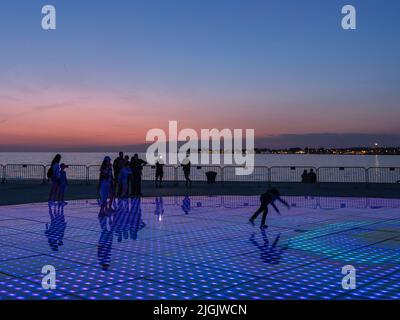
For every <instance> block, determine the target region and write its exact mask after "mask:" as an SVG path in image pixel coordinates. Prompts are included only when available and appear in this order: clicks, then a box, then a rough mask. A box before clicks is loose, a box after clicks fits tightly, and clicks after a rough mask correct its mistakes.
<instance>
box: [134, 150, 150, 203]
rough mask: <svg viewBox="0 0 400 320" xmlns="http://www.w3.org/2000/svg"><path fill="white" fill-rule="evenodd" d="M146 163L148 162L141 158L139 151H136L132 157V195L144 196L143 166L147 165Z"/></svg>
mask: <svg viewBox="0 0 400 320" xmlns="http://www.w3.org/2000/svg"><path fill="white" fill-rule="evenodd" d="M146 164H147V162H146V161H144V160H142V159H140V158H139V156H138V154H137V153H135V154H134V156H133V157H132V159H131V162H130V168H131V170H132V180H131V181H132V182H131V183H132V185H131V195H132V196H142V171H143V166H145V165H146Z"/></svg>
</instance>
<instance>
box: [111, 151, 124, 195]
mask: <svg viewBox="0 0 400 320" xmlns="http://www.w3.org/2000/svg"><path fill="white" fill-rule="evenodd" d="M124 163H125V159H124V153H123V152H120V153H119V156H118V158H116V159H115V160H114V162H113V169H114V190H115V192H116V195H117V196H120V195H121V192H122V186H120V185H119V183H118V177H119V173H120V172H121V170H122V168H123V167H124Z"/></svg>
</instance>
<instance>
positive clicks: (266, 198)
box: [249, 188, 290, 229]
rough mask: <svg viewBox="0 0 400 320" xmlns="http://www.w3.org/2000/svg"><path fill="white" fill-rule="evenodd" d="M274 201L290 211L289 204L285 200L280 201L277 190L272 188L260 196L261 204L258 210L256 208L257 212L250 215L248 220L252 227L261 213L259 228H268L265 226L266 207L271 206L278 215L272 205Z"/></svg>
mask: <svg viewBox="0 0 400 320" xmlns="http://www.w3.org/2000/svg"><path fill="white" fill-rule="evenodd" d="M275 201H279V202H281V203H282V204H284V205H285V206H286V207H287V208H288V209H290V206H289V204H288V203H287V202H286V201H285V200H283V199H281V196H280V192H279V191H278V190H277V189H275V188H272V189H271V190H269V191H267V192H265V193H263V194H262V195H261V196H260V202H261V205H260V208H258V210H257V211H256V212H255V213H254V214H253V215H252V217H251V218H250V219H249V222H250V223H251V224H252V225H254V220H255V219H256V218H257V217H258V215H259V214H260V213H261V212H263V216H262V220H261V225H260V228H261V229H265V228H268V226H267V225H266V224H265V220H266V219H267V214H268V205H271V206H272V207H273V208H274V209H275V211H276V212H277V213H278V214H280V212H279V209H278V208H277V207H276V205H275V204H274V202H275Z"/></svg>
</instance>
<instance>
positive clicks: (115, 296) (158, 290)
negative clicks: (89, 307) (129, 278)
mask: <svg viewBox="0 0 400 320" xmlns="http://www.w3.org/2000/svg"><path fill="white" fill-rule="evenodd" d="M77 296H79V297H80V298H84V299H89V300H177V299H179V300H191V299H194V298H198V297H200V296H201V293H199V292H196V291H192V290H187V289H183V288H176V287H173V286H171V285H167V284H162V283H159V282H154V281H149V280H137V281H134V282H124V283H121V284H117V285H113V286H109V287H102V288H100V289H95V290H91V291H85V292H81V293H78V294H77Z"/></svg>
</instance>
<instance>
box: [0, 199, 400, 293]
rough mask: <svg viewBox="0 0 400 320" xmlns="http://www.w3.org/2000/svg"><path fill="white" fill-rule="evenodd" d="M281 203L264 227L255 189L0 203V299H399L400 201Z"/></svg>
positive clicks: (363, 200)
mask: <svg viewBox="0 0 400 320" xmlns="http://www.w3.org/2000/svg"><path fill="white" fill-rule="evenodd" d="M286 200H287V201H288V202H289V203H290V204H291V205H292V208H291V210H289V211H288V210H286V208H284V207H282V208H281V213H282V215H277V214H276V213H275V212H270V213H269V216H268V219H267V223H268V225H269V228H268V229H267V230H265V231H261V230H260V229H259V227H258V226H259V223H260V220H257V222H256V223H257V224H256V226H255V227H253V226H251V225H250V224H249V223H248V222H247V221H248V218H249V217H250V215H251V214H252V213H253V212H254V211H255V210H256V209H257V208H258V207H257V205H258V197H237V196H236V197H234V196H224V197H192V198H189V197H164V198H143V199H142V200H138V199H131V200H129V201H122V202H119V203H117V204H116V209H115V211H114V212H113V213H112V214H110V215H109V216H106V217H102V218H99V217H98V213H99V207H98V205H97V203H96V201H94V200H88V201H73V202H70V203H69V204H68V205H66V206H57V205H53V206H48V204H28V205H18V206H4V207H0V299H399V298H400V250H399V249H400V200H384V199H361V198H347V199H344V198H311V197H288V198H286ZM278 206H279V205H278ZM260 218H261V217H259V219H260ZM45 265H47V266H48V265H50V266H54V268H55V270H56V289H53V290H51V289H43V287H42V279H43V277H44V276H45V275H44V274H42V273H41V272H42V267H43V266H45ZM346 265H351V266H354V268H355V269H356V289H353V290H349V289H343V288H342V279H343V277H344V276H345V275H343V274H342V273H341V270H342V267H343V266H346Z"/></svg>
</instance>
